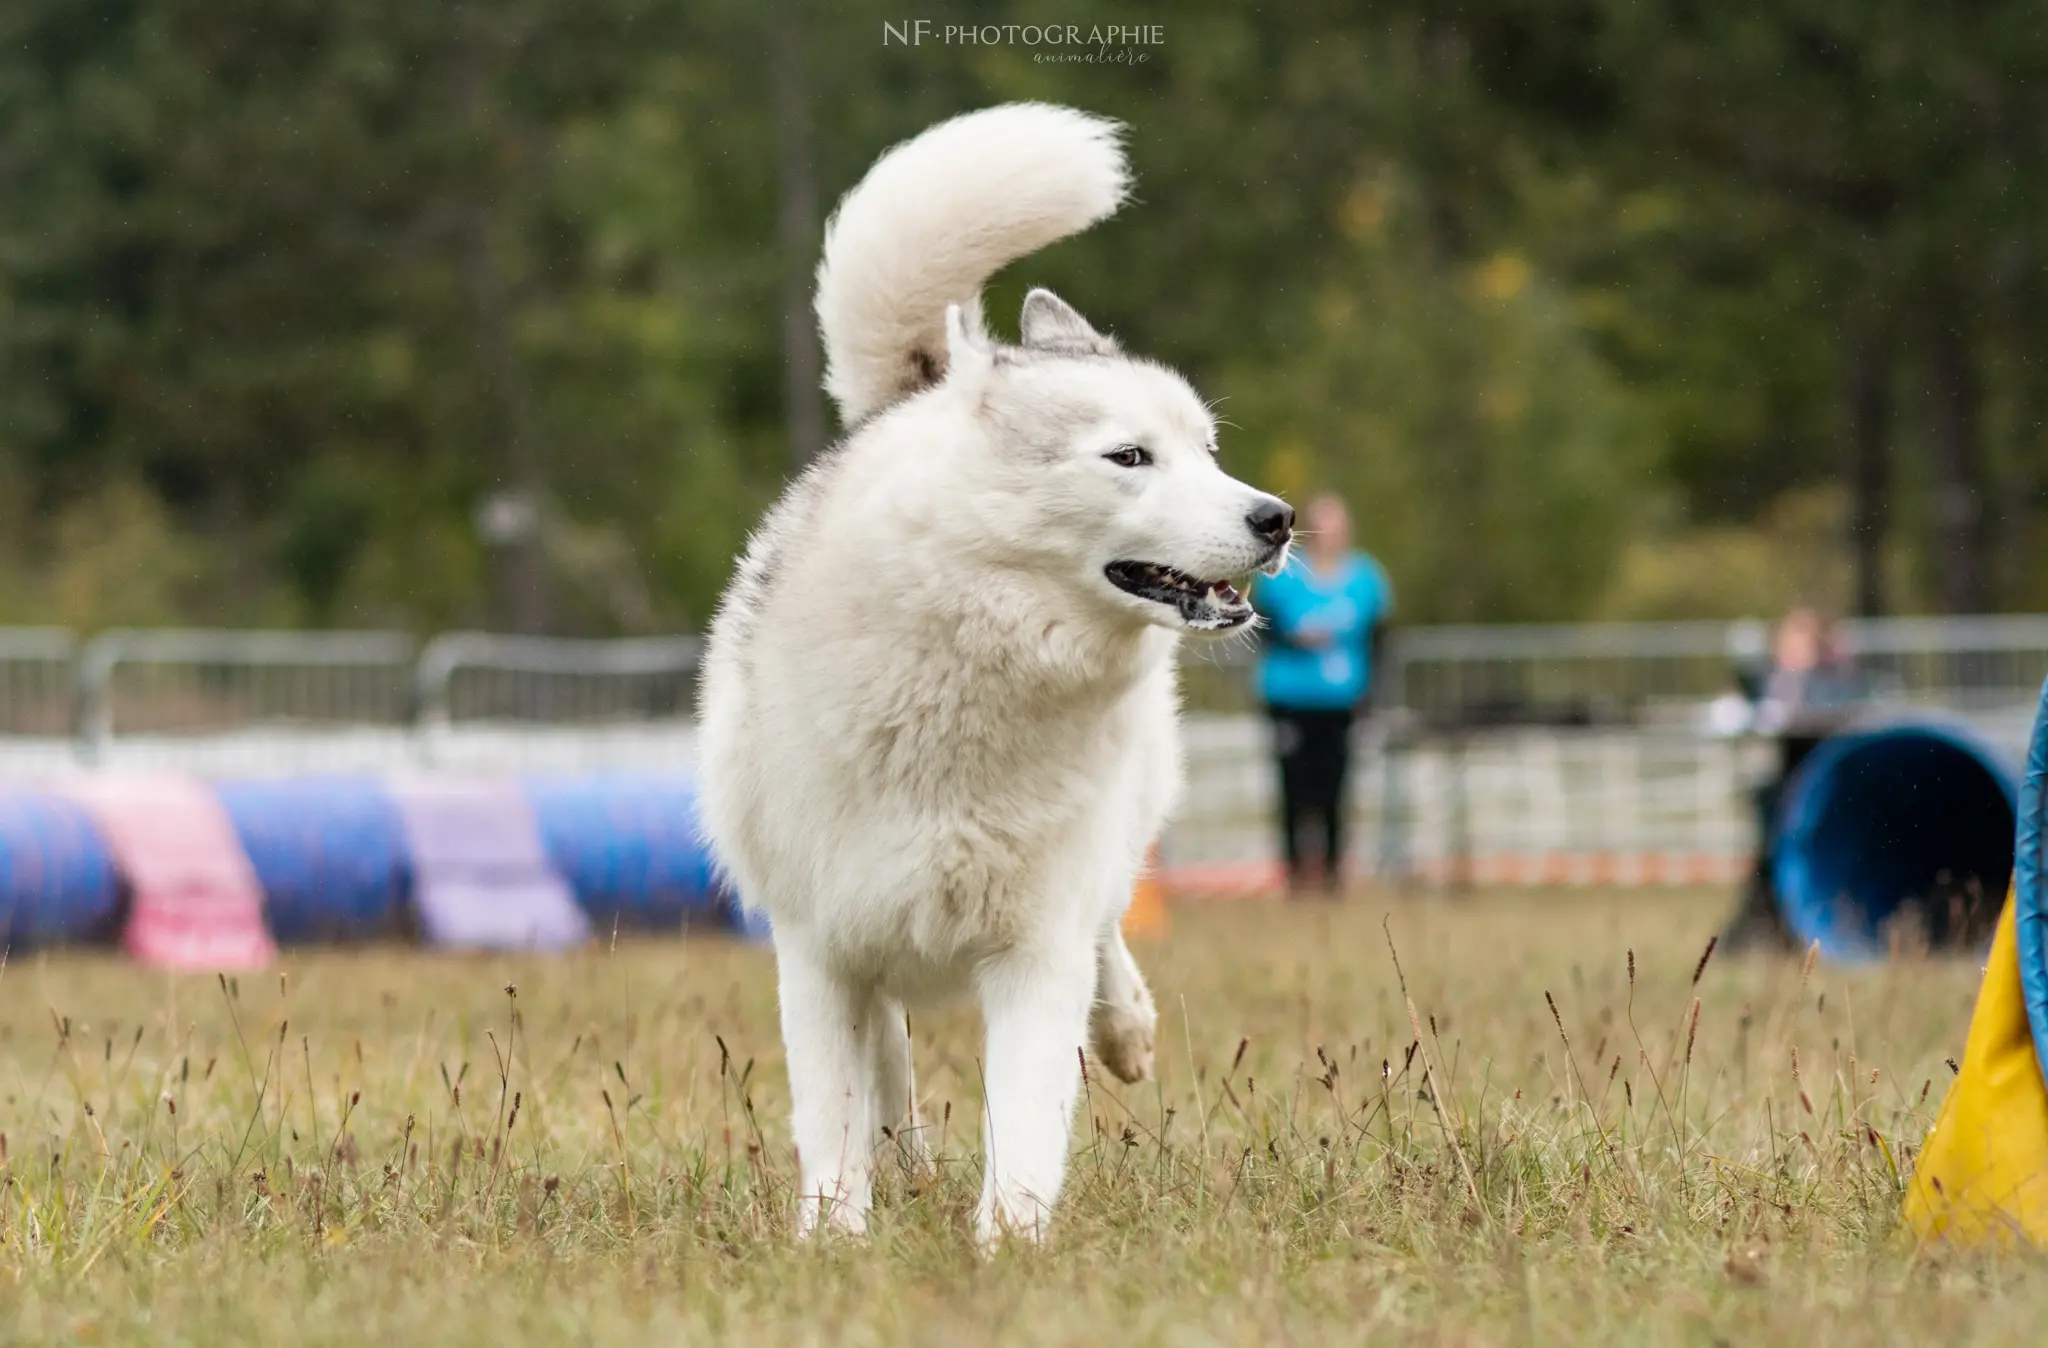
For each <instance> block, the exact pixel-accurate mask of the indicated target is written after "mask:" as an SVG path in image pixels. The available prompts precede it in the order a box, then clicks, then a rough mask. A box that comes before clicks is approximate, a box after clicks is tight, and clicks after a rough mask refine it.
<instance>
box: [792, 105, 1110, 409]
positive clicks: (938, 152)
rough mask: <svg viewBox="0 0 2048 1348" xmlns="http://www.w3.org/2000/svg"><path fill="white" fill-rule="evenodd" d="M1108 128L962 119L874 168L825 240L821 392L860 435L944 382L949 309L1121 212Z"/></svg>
mask: <svg viewBox="0 0 2048 1348" xmlns="http://www.w3.org/2000/svg"><path fill="white" fill-rule="evenodd" d="M1120 131H1121V128H1120V127H1119V126H1118V125H1117V124H1116V123H1115V122H1111V121H1106V120H1104V119H1102V118H1099V117H1091V116H1088V115H1087V114H1086V113H1080V112H1075V111H1074V110H1073V109H1071V108H1060V107H1054V106H1052V105H1050V104H1046V103H1007V104H1004V105H1002V106H1001V107H994V108H987V109H984V110H982V111H980V112H970V113H968V114H966V115H965V116H961V117H955V118H954V119H953V120H952V121H949V122H941V123H940V124H939V125H937V126H935V127H933V128H931V129H930V130H929V131H926V132H924V133H923V134H922V135H919V136H917V137H915V138H914V139H911V140H907V141H905V142H903V144H901V145H898V146H897V147H896V148H895V149H893V150H891V151H889V152H888V153H887V154H885V155H883V156H882V158H881V159H879V160H877V161H876V163H875V166H874V167H873V168H871V169H869V170H868V174H867V176H866V177H865V178H863V179H861V181H860V183H859V185H858V186H856V187H855V188H854V189H853V190H852V191H851V192H848V193H847V194H846V196H845V198H844V199H843V200H842V201H841V202H840V203H839V209H838V210H837V211H835V212H834V213H833V216H832V221H831V223H830V224H829V225H827V226H826V229H825V255H824V258H823V259H822V260H821V261H820V262H819V263H818V304H817V307H818V330H819V332H820V333H821V334H823V336H824V339H825V359H826V375H825V390H826V392H828V393H830V394H831V395H832V398H833V400H834V401H835V402H837V403H838V404H839V415H840V417H841V419H842V420H843V421H844V422H845V423H846V424H847V425H848V426H851V425H853V424H854V423H856V422H858V421H860V420H861V419H862V418H863V417H866V416H868V415H870V414H872V413H874V412H878V411H880V410H881V409H883V408H885V407H887V406H889V405H890V404H891V403H894V402H896V401H897V400H898V399H901V398H904V397H906V396H908V395H910V394H912V393H915V392H917V391H918V390H919V389H921V388H924V387H925V386H927V385H929V384H933V383H936V382H937V381H938V380H939V379H940V378H941V377H943V376H944V374H945V371H946V306H947V305H949V304H961V305H963V306H968V307H970V308H971V309H972V311H973V312H974V313H975V314H976V315H977V317H978V315H979V297H980V294H981V287H982V283H983V282H985V281H986V280H987V279H988V278H989V277H990V276H991V275H993V274H994V273H995V272H996V271H997V270H998V269H1000V268H1001V267H1003V266H1004V265H1006V264H1007V263H1010V262H1013V261H1015V260H1016V259H1018V258H1020V257H1023V256H1024V255H1025V254H1027V253H1032V252H1036V251H1037V250H1038V249H1040V248H1043V247H1045V246H1046V245H1047V244H1050V243H1053V242H1056V241H1057V240H1060V239H1063V238H1065V237H1067V236H1068V235H1069V234H1077V233H1079V232H1080V231H1082V230H1084V229H1086V228H1088V226H1090V225H1092V224H1094V223H1095V222H1096V221H1098V220H1101V219H1103V218H1104V217H1106V216H1109V215H1111V214H1113V213H1114V212H1115V211H1116V208H1117V207H1118V206H1120V205H1122V204H1123V200H1124V195H1125V193H1126V192H1127V191H1128V190H1129V186H1130V177H1129V174H1128V172H1127V170H1126V168H1125V166H1124V156H1123V150H1122V147H1121V146H1120V145H1119V144H1118V136H1119V134H1120Z"/></svg>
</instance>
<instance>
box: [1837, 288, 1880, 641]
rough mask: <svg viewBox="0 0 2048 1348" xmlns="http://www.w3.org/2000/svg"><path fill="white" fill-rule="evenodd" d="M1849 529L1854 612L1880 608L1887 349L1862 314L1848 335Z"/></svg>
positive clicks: (1875, 613)
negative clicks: (1854, 593) (1853, 329)
mask: <svg viewBox="0 0 2048 1348" xmlns="http://www.w3.org/2000/svg"><path fill="white" fill-rule="evenodd" d="M1847 394H1848V396H1847V402H1848V439H1849V488H1850V506H1849V511H1850V514H1849V534H1850V547H1851V550H1852V552H1853V554H1854V558H1855V573H1856V574H1855V584H1856V600H1855V602H1856V614H1857V616H1858V617H1862V618H1876V617H1880V616H1882V615H1883V613H1884V611H1885V593H1884V544H1885V534H1886V527H1887V524H1888V521H1889V517H1890V514H1891V351H1890V349H1889V347H1888V346H1887V344H1886V340H1885V332H1884V329H1883V326H1882V325H1881V323H1878V322H1875V321H1870V320H1868V319H1866V321H1865V322H1863V323H1862V324H1861V325H1860V326H1859V328H1858V329H1857V331H1856V332H1854V333H1852V334H1851V335H1850V337H1849V370H1848V390H1847Z"/></svg>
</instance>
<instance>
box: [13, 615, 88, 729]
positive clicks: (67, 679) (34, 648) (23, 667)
mask: <svg viewBox="0 0 2048 1348" xmlns="http://www.w3.org/2000/svg"><path fill="white" fill-rule="evenodd" d="M72 647H73V642H72V640H71V634H70V633H69V632H66V631H64V630H63V629H61V628H55V627H12V628H0V735H6V736H15V737H47V736H61V735H64V734H67V733H69V731H70V729H71V656H72Z"/></svg>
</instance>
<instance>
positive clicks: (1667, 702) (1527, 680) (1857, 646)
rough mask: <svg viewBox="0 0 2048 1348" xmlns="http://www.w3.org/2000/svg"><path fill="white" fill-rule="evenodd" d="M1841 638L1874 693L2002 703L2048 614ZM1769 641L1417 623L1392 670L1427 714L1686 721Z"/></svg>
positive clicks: (2040, 637)
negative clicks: (1665, 715)
mask: <svg viewBox="0 0 2048 1348" xmlns="http://www.w3.org/2000/svg"><path fill="white" fill-rule="evenodd" d="M1838 634H1839V635H1840V637H1841V638H1842V640H1843V643H1844V645H1845V646H1846V647H1847V654H1848V655H1850V656H1851V657H1852V658H1853V659H1854V660H1855V662H1856V664H1857V666H1858V668H1859V669H1860V670H1861V672H1862V673H1863V674H1864V675H1865V676H1866V677H1867V678H1868V679H1870V681H1871V683H1872V685H1873V691H1874V693H1875V694H1876V695H1877V697H1878V698H1879V699H1880V700H1893V701H1905V702H1911V703H1914V704H1918V705H1933V706H1941V707H1946V708H1949V709H1952V710H1957V711H1969V710H1975V709H1979V708H1987V707H1989V708H1996V707H2000V706H2004V705H2007V704H2011V703H2018V702H2025V703H2031V702H2032V701H2033V698H2034V696H2035V695H2036V694H2037V693H2038V692H2039V690H2040V687H2041V681H2042V679H2043V678H2048V617H2042V616H2031V615H2030V616H2018V617H1976V618H1879V619H1861V620H1856V621H1851V622H1845V623H1843V624H1841V625H1840V628H1839V629H1838ZM1768 639H1769V632H1768V629H1766V628H1765V627H1764V626H1763V624H1761V623H1755V622H1733V623H1705V622H1692V623H1627V624H1619V623H1617V624H1592V625H1584V626H1512V627H1430V628H1416V629H1412V630H1409V631H1404V632H1400V633H1398V634H1397V635H1396V637H1395V639H1394V641H1393V643H1392V654H1393V668H1392V669H1391V670H1389V671H1387V676H1388V677H1389V678H1390V679H1392V681H1393V684H1392V686H1393V688H1394V689H1395V690H1396V693H1397V696H1396V697H1395V699H1394V701H1395V702H1396V703H1397V704H1398V705H1400V706H1402V707H1405V708H1407V709H1408V710H1409V711H1410V712H1412V713H1414V714H1415V715H1416V716H1418V717H1419V718H1421V719H1422V720H1423V721H1424V722H1425V723H1430V724H1443V723H1447V722H1455V723H1460V724H1466V725H1471V724H1488V723H1491V724H1516V723H1528V722H1539V723H1547V724H1574V723H1576V724H1613V723H1616V722H1625V721H1634V720H1641V719H1643V718H1645V717H1649V718H1652V719H1654V718H1656V717H1657V716H1658V715H1659V714H1660V713H1662V712H1668V711H1669V710H1671V709H1673V708H1675V709H1676V710H1677V712H1678V714H1679V715H1680V716H1681V718H1682V717H1683V715H1684V714H1685V712H1686V709H1688V708H1690V707H1693V706H1696V705H1697V704H1699V703H1700V702H1702V701H1704V700H1706V699H1709V698H1712V697H1714V696H1716V695H1718V694H1724V693H1728V692H1732V691H1733V690H1734V686H1735V682H1734V674H1735V669H1736V667H1737V666H1738V665H1739V664H1742V663H1746V662H1758V661H1761V660H1762V659H1763V658H1764V657H1765V655H1766V654H1767V642H1768Z"/></svg>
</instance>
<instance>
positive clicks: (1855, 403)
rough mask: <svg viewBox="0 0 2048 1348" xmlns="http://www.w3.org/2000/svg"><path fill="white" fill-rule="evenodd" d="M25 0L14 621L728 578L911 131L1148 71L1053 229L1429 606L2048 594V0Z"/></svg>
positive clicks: (245, 616)
mask: <svg viewBox="0 0 2048 1348" xmlns="http://www.w3.org/2000/svg"><path fill="white" fill-rule="evenodd" d="M907 17H913V16H907V15H905V14H902V13H893V12H892V13H882V12H879V11H878V12H874V13H870V14H867V15H855V14H852V13H849V12H847V11H845V10H843V9H837V10H829V11H828V10H825V9H823V8H818V9H812V8H810V7H807V6H799V5H796V4H793V3H787V0H697V2H696V3H692V4H689V5H683V4H679V3H675V2H674V0H495V2H494V3H492V4H489V5H481V4H475V3H447V4H439V5H422V4H417V3H412V0H350V3H347V4H333V3H324V2H322V3H316V2H315V0H10V3H9V4H7V5H6V6H4V7H0V621H7V622H24V621H54V622H64V623H69V624H72V625H75V626H79V627H91V626H95V625H100V624H106V623H116V622H172V621H187V622H206V623H231V624H257V623H266V624H308V625H319V626H363V625H383V624H395V625H400V626H410V627H418V628H425V627H430V626H446V625H454V624H464V625H489V626H496V627H504V628H518V629H524V630H546V631H559V632H579V633H604V632H635V631H653V630H669V629H677V628H690V627H695V626H697V625H699V624H701V623H702V622H703V621H704V619H705V616H706V614H707V612H708V609H709V607H710V605H711V603H712V602H713V600H714V598H715V596H716V594H717V592H718V590H719V588H720V586H721V585H722V583H723V581H724V579H725V575H726V572H727V569H728V567H729V565H730V561H731V557H732V554H733V552H734V550H735V549H736V548H737V547H738V546H739V545H740V543H741V541H742V539H743V538H744V536H745V532H746V530H747V528H748V527H749V526H750V524H751V523H752V521H753V520H754V518H755V517H756V515H757V514H758V512H759V511H760V509H761V508H762V507H763V506H764V505H765V504H766V502H767V501H768V500H770V499H771V498H772V496H773V494H774V492H775V491H776V489H777V488H778V486H779V484H780V483H781V481H782V480H783V479H784V476H785V475H786V474H787V473H788V472H789V471H790V470H791V468H792V467H793V466H794V465H796V464H798V463H800V462H801V461H802V459H803V457H804V456H805V455H807V454H808V453H811V452H814V451H815V449H816V447H817V446H818V445H819V444H820V443H821V442H822V441H823V440H824V439H825V438H827V437H829V435H830V434H831V433H832V427H831V425H830V422H829V420H828V413H827V412H826V410H825V407H824V403H823V400H822V398H820V397H819V395H818V394H817V392H816V376H817V360H818V357H817V352H816V344H815V340H814V339H813V338H812V337H811V335H810V331H809V319H808V300H809V276H810V271H811V268H812V267H813V266H814V265H815V260H816V254H817V246H818V240H819V235H820V231H821V228H822V218H823V216H824V214H825V213H826V212H827V211H829V208H830V204H831V202H832V201H833V200H835V199H836V197H837V196H838V194H839V193H841V192H843V191H844V190H845V189H846V188H847V187H849V186H851V184H852V183H853V182H854V181H855V180H856V179H857V178H858V176H859V174H860V173H861V171H862V170H863V169H864V168H865V166H866V165H867V164H868V162H870V161H871V160H872V159H873V157H874V156H875V155H876V154H877V153H878V152H879V151H880V150H881V149H882V148H884V147H885V146H887V145H888V144H890V143H892V142H893V141H895V140H897V139H900V138H902V137H903V136H906V135H909V134H911V133H913V132H915V131H917V130H918V129H920V128H922V127H923V126H925V125H926V124H928V123H930V122H931V121H933V120H936V119H938V118H940V117H943V116H945V115H947V114H950V113H953V112H957V111H961V110H965V109H968V108H972V107H976V106H981V105H984V104H987V103H992V102H997V101H1001V100H1005V99H1013V98H1045V99H1052V100H1057V101H1060V102H1067V103H1072V104H1075V105H1077V106H1080V107H1084V108H1087V109H1090V110H1093V111H1098V112H1102V113H1106V114H1110V115H1113V116H1117V117H1120V118H1123V119H1125V120H1126V121H1127V122H1128V123H1129V124H1130V127H1131V134H1130V145H1131V152H1132V157H1133V159H1134V161H1135V165H1136V168H1137V172H1138V175H1139V183H1140V187H1139V199H1138V201H1137V203H1136V205H1135V207H1134V208H1133V209H1132V210H1131V211H1130V212H1129V213H1128V214H1127V215H1125V216H1123V217H1121V218H1119V219H1118V220H1116V221H1113V222H1111V223H1110V224H1109V225H1107V226H1105V227H1103V228H1101V229H1099V230H1097V231H1095V232H1093V233H1091V234H1089V235H1087V236H1084V237H1083V238H1081V239H1077V240H1074V241H1072V242H1070V243H1067V244H1063V245H1061V246H1060V247H1059V248H1057V249H1055V250H1053V251H1051V252H1048V253H1046V254H1044V255H1041V256H1040V257H1038V258H1034V259H1031V260H1030V261H1028V262H1026V263H1024V264H1021V265H1020V266H1019V267H1018V268H1017V269H1016V272H1017V274H1016V275H1008V276H1005V277H1003V278H1001V279H1000V281H999V283H998V285H997V287H996V293H995V295H994V296H993V297H992V306H991V312H992V313H993V314H995V315H996V316H997V322H998V326H999V327H1000V326H1001V325H1002V324H1003V323H1004V322H1005V321H1009V322H1014V318H1013V315H1014V312H1015V308H1014V306H1015V303H1016V302H1017V300H1018V299H1019V298H1020V296H1021V294H1022V291H1023V288H1024V286H1025V285H1026V284H1027V283H1033V282H1039V283H1045V284H1050V285H1052V286H1054V287H1055V288H1056V289H1060V290H1062V291H1063V292H1065V293H1067V294H1068V296H1069V298H1071V299H1073V300H1074V301H1075V302H1076V303H1077V304H1079V306H1080V307H1081V308H1082V309H1083V310H1084V312H1087V313H1088V314H1089V315H1090V316H1091V318H1093V319H1095V320H1096V321H1097V322H1098V323H1099V324H1102V325H1104V326H1106V327H1108V328H1111V329H1114V330H1116V331H1118V332H1120V333H1122V334H1123V335H1124V336H1125V337H1126V338H1127V339H1128V340H1129V341H1130V342H1131V343H1132V344H1133V345H1135V346H1136V347H1138V348H1139V349H1141V350H1145V351H1148V352H1151V353H1154V354H1157V355H1159V356H1161V357H1163V358H1165V359H1168V360H1170V361H1172V362H1174V363H1176V364H1178V365H1180V366H1181V367H1182V368H1183V369H1185V370H1186V371H1187V372H1188V373H1189V374H1190V375H1191V377H1192V378H1193V379H1194V380H1195V382H1196V383H1197V385H1198V386H1200V387H1201V388H1202V389H1203V390H1204V391H1205V392H1207V393H1209V394H1212V395H1214V396H1217V397H1219V398H1220V399H1222V400H1223V401H1222V403H1221V407H1222V410H1223V414H1224V415H1225V416H1226V417H1227V418H1228V420H1229V422H1230V423H1231V424H1230V426H1229V428H1228V429H1227V431H1226V435H1225V440H1224V444H1225V447H1226V451H1225V452H1226V456H1227V457H1228V459H1229V460H1230V462H1231V464H1232V466H1233V468H1234V470H1236V471H1238V472H1240V473H1241V474H1243V475H1245V476H1247V477H1249V478H1251V479H1252V480H1254V481H1258V482H1260V483H1262V484H1264V485H1269V486H1272V487H1275V488H1277V489H1279V490H1282V491H1286V492H1290V493H1296V494H1299V493H1303V492H1306V491H1309V490H1312V489H1315V488H1318V487H1325V486H1327V487H1333V488H1336V489H1338V490H1340V491H1342V492H1343V493H1344V494H1346V495H1347V496H1348V497H1349V498H1350V500H1351V501H1352V503H1353V505H1354V507H1355V509H1356V511H1357V514H1358V516H1359V522H1360V533H1361V538H1362V541H1363V542H1364V543H1365V545H1366V546H1368V547H1370V548H1371V549H1373V550H1374V551H1376V552H1378V553H1379V554H1380V555H1381V556H1382V557H1383V559H1384V560H1385V561H1386V563H1387V565H1388V567H1389V569H1390V570H1391V572H1392V573H1393V575H1394V578H1395V581H1396V585H1397V587H1398V588H1399V589H1400V591H1401V593H1402V597H1403V610H1404V616H1405V617H1407V618H1408V619H1410V620H1415V621H1472V620H1497V619H1512V620H1531V619H1576V618H1595V617H1598V618H1648V617H1683V616H1733V615H1738V614H1752V613H1755V614H1761V613H1768V612H1770V611H1773V610H1775V609H1778V608H1780V607H1782V606H1784V605H1785V604H1787V603H1789V602H1791V601H1792V600H1793V599H1795V598H1804V599H1809V600H1814V601H1818V602H1821V603H1823V604H1826V605H1829V606H1831V607H1834V608H1837V609H1839V610H1843V611H1863V612H1931V611H1980V610H1997V609H2017V608H2039V607H2044V606H2048V548H2044V546H2043V540H2042V532H2043V530H2044V527H2048V439H2044V431H2043V415H2044V411H2048V379H2044V377H2043V372H2042V371H2041V370H2040V368H2039V365H2038V361H2037V356H2036V353H2037V351H2040V350H2043V349H2048V284H2044V283H2048V276H2044V264H2048V201H2044V200H2043V198H2044V196H2048V14H2044V11H2042V10H2041V9H2040V8H2039V7H2038V6H2034V5H2027V4H2021V3H2014V2H2011V0H1978V2H1976V3H1970V4H1964V5H1935V4H1932V3H1912V2H1908V0H1893V2H1884V0H1880V3H1874V4H1872V3H1865V4H1851V3H1846V0H1786V2H1785V3H1778V4H1771V5H1763V4H1754V3H1747V2H1745V0H1728V2H1727V3H1723V4H1719V5H1703V4H1699V3H1697V2H1696V0H1545V2H1544V3H1536V2H1535V0H1476V2H1474V3H1461V4H1419V3H1410V2H1403V3H1384V4H1382V3H1367V4H1358V3H1338V2H1337V0H1306V2H1305V3H1299V4H1290V5H1287V6H1274V7H1270V8H1266V9H1258V8H1254V7H1251V6H1243V5H1235V4H1225V3H1220V2H1217V0H1211V2H1210V3H1199V4H1193V5H1183V6H1177V7H1175V8H1173V9H1172V10H1171V12H1168V11H1166V10H1159V11H1157V12H1152V13H1144V14H1138V13H1132V12H1130V11H1128V10H1127V9H1126V8H1124V7H1122V6H1114V5H1110V4H1106V3H1099V2H1098V0H1060V3H1057V4H1055V3H1052V2H1051V0H1043V2H1039V0H1016V2H1015V3H998V2H997V0H958V2H956V3H951V4H948V3H941V0H933V3H932V4H931V5H929V6H926V7H925V8H923V9H921V10H919V11H917V13H916V14H915V16H914V17H921V18H924V19H927V20H928V21H929V22H930V23H931V25H932V30H931V31H932V32H933V33H935V34H936V33H937V32H938V31H939V30H941V29H942V28H943V26H944V25H946V24H948V23H970V22H971V23H980V24H991V23H995V24H1000V23H1055V24H1060V25H1066V24H1075V25H1081V26H1083V27H1086V26H1091V25H1095V24H1134V23H1147V24H1158V25H1160V26H1161V28H1162V29H1163V33H1164V39H1165V40H1164V42H1163V43H1161V44H1159V45H1157V46H1148V47H1143V48H1137V49H1135V50H1140V51H1142V52H1143V53H1144V54H1145V56H1146V58H1147V59H1146V60H1145V61H1143V62H1142V63H1139V64H1109V65H1074V64H1053V63H1047V62H1044V61H1042V60H1040V59H1037V58H1038V57H1039V56H1041V55H1042V54H1043V53H1044V52H1045V51H1046V50H1047V49H1045V48H1043V47H1040V48H1032V47H1029V46H1025V45H1023V44H1021V43H1010V44H998V45H993V46H982V45H975V46H966V45H960V44H957V43H955V44H947V43H945V42H943V41H942V40H940V39H939V38H937V37H929V38H927V40H926V42H925V43H924V44H923V45H921V46H916V47H911V46H906V45H902V44H892V43H887V42H885V34H884V22H885V20H887V21H894V22H896V23H898V24H901V23H902V22H904V20H905V19H906V18H907Z"/></svg>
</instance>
